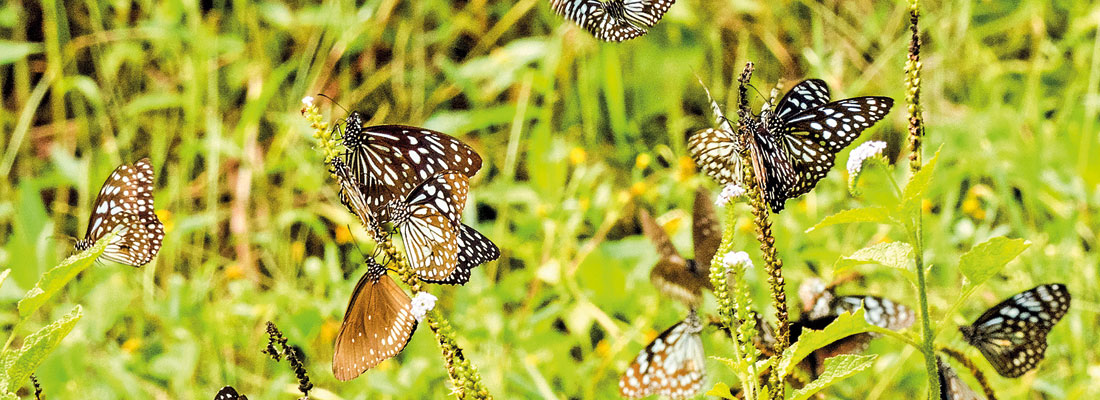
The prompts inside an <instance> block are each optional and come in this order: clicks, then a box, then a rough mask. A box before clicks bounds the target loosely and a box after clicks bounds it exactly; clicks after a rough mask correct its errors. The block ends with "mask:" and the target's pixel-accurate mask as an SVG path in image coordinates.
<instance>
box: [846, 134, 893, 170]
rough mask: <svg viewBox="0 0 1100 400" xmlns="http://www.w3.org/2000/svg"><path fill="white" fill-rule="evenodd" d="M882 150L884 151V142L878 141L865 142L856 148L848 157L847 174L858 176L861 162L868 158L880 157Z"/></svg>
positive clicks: (861, 167)
mask: <svg viewBox="0 0 1100 400" xmlns="http://www.w3.org/2000/svg"><path fill="white" fill-rule="evenodd" d="M883 150H886V142H883V141H880V140H872V141H869V142H865V143H863V144H861V145H859V147H856V148H855V150H852V152H851V154H849V155H848V174H849V175H858V174H859V172H860V170H862V169H863V162H864V161H867V159H868V158H871V157H874V156H877V155H881V154H882V151H883Z"/></svg>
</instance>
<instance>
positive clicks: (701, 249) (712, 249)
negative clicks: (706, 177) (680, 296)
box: [691, 187, 722, 283]
mask: <svg viewBox="0 0 1100 400" xmlns="http://www.w3.org/2000/svg"><path fill="white" fill-rule="evenodd" d="M692 207H693V209H692V216H691V234H692V242H693V244H694V246H695V263H696V264H697V265H698V266H699V267H700V268H702V269H707V268H710V263H711V259H713V258H714V254H715V253H717V252H718V246H719V245H720V244H721V243H722V232H721V231H719V227H718V215H717V213H715V211H714V202H712V201H711V194H710V192H708V191H707V190H706V189H703V188H702V187H698V188H696V189H695V204H694V205H693V206H692ZM708 283H709V280H708Z"/></svg>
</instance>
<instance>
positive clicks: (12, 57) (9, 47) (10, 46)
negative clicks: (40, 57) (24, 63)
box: [0, 40, 43, 65]
mask: <svg viewBox="0 0 1100 400" xmlns="http://www.w3.org/2000/svg"><path fill="white" fill-rule="evenodd" d="M42 50H43V47H42V44H41V43H28V42H13V41H11V40H0V65H8V64H11V63H13V62H16V61H19V60H22V59H24V58H26V57H27V56H29V55H31V54H34V53H40V52H42Z"/></svg>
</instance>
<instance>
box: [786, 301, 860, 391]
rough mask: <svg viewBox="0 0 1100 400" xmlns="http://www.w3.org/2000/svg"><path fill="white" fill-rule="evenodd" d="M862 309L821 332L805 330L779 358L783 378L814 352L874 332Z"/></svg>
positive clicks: (839, 317) (838, 318)
mask: <svg viewBox="0 0 1100 400" xmlns="http://www.w3.org/2000/svg"><path fill="white" fill-rule="evenodd" d="M863 314H864V309H863V308H862V307H861V308H859V309H857V310H856V313H855V314H849V313H843V314H840V316H838V317H837V318H836V320H834V321H833V323H831V324H829V326H826V327H825V329H822V330H819V331H818V330H813V329H806V330H803V331H802V335H801V336H799V337H798V341H797V342H794V343H792V344H791V347H788V348H787V350H784V351H783V355H782V356H780V358H779V366H778V368H777V370H778V371H780V372H781V373H782V374H783V375H782V376H784V377H786V376H789V375H790V374H791V372H792V371H793V370H794V368H795V366H797V365H798V363H799V362H801V361H802V359H804V358H806V356H809V355H810V353H813V351H814V350H817V349H819V348H822V347H825V346H826V345H828V344H830V343H832V342H835V341H837V340H840V339H843V338H845V337H848V336H851V335H855V334H857V333H863V332H867V331H871V330H874V328H875V326H873V325H871V324H869V323H867V319H866V318H865V317H864V315H863Z"/></svg>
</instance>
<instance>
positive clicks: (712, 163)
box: [688, 128, 742, 185]
mask: <svg viewBox="0 0 1100 400" xmlns="http://www.w3.org/2000/svg"><path fill="white" fill-rule="evenodd" d="M688 151H689V152H690V153H691V158H692V160H694V161H695V165H696V166H698V167H699V169H700V170H702V171H703V173H704V174H707V176H709V177H710V178H711V179H714V181H715V182H718V183H719V184H721V185H728V184H731V183H732V184H740V183H741V176H742V175H741V174H742V172H741V156H740V155H739V154H738V153H737V139H736V138H734V137H733V136H732V133H727V132H726V131H724V130H720V129H713V128H707V129H703V130H700V131H698V132H695V134H693V135H691V137H689V138H688Z"/></svg>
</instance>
